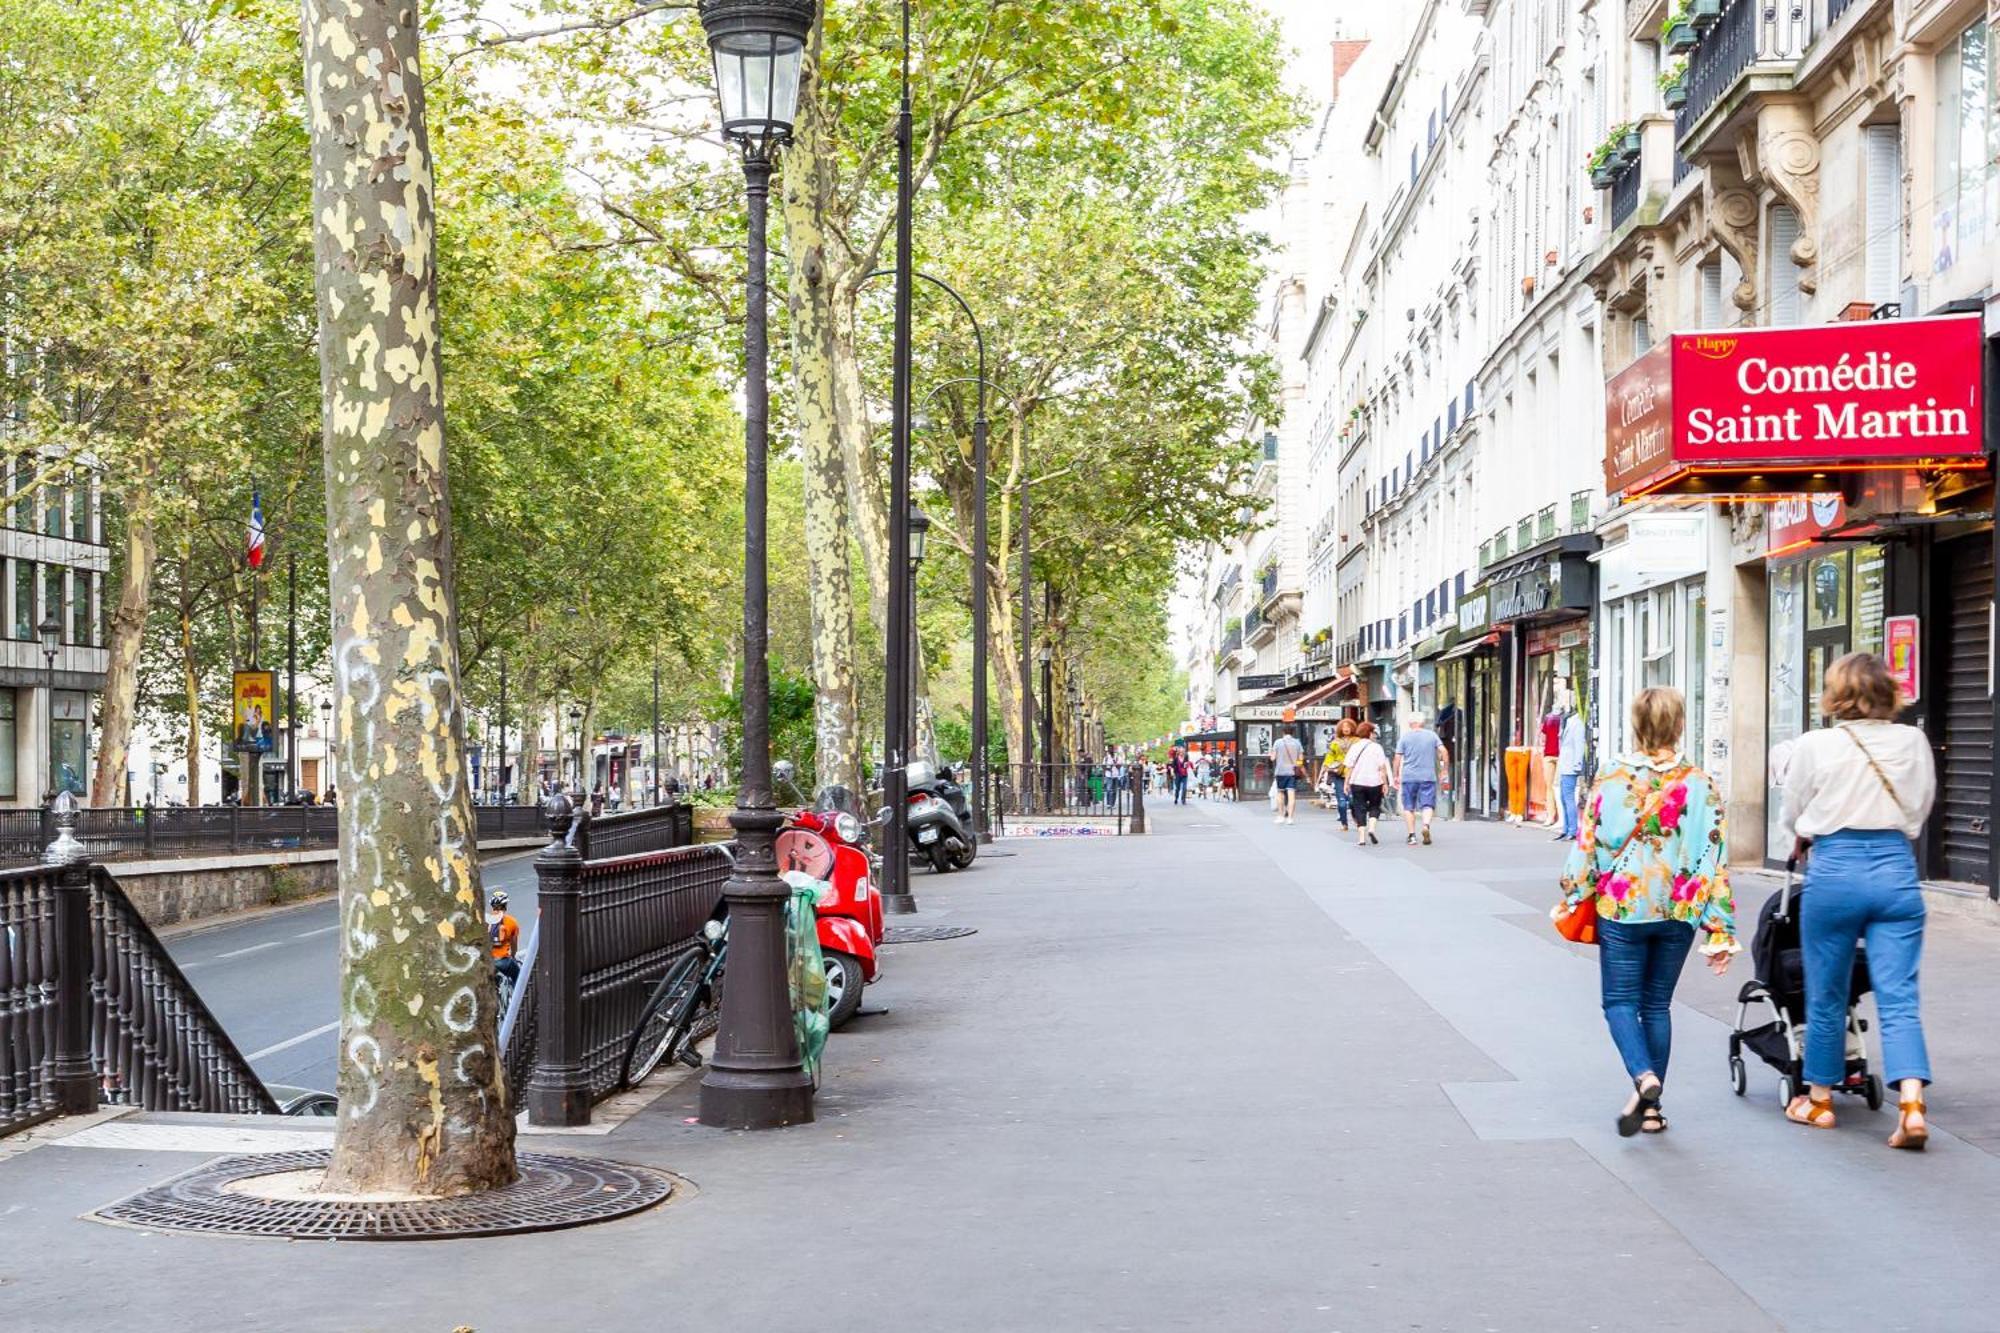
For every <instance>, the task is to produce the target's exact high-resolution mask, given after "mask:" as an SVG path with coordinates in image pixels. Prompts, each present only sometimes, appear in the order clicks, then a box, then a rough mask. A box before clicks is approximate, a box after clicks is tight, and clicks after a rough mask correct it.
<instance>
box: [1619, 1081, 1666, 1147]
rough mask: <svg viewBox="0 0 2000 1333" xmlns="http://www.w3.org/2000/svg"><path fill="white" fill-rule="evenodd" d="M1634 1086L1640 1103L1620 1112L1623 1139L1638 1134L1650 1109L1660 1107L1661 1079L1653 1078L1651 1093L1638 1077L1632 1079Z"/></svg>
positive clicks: (1620, 1128) (1620, 1132)
mask: <svg viewBox="0 0 2000 1333" xmlns="http://www.w3.org/2000/svg"><path fill="white" fill-rule="evenodd" d="M1632 1086H1633V1087H1634V1088H1635V1089H1637V1090H1638V1093H1639V1104H1638V1105H1637V1106H1634V1107H1633V1108H1632V1109H1631V1110H1629V1111H1620V1112H1619V1113H1618V1137H1619V1138H1621V1139H1629V1138H1631V1137H1632V1136H1633V1135H1634V1134H1637V1133H1638V1132H1639V1126H1640V1125H1641V1124H1642V1123H1643V1122H1644V1121H1645V1119H1646V1113H1647V1112H1648V1111H1658V1110H1659V1107H1660V1081H1659V1080H1658V1079H1654V1080H1653V1090H1652V1092H1650V1093H1648V1092H1647V1091H1646V1090H1645V1088H1644V1087H1643V1086H1642V1085H1641V1084H1640V1082H1639V1080H1638V1079H1636V1078H1635V1079H1633V1080H1632Z"/></svg>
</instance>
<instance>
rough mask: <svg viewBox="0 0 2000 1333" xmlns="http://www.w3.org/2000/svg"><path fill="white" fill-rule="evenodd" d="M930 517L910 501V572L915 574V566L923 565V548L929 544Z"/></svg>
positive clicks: (915, 503) (914, 502)
mask: <svg viewBox="0 0 2000 1333" xmlns="http://www.w3.org/2000/svg"><path fill="white" fill-rule="evenodd" d="M930 535H931V516H930V515H929V514H926V513H925V512H924V511H923V510H922V509H920V508H918V507H917V502H916V501H915V500H912V501H910V572H911V573H912V574H914V573H916V570H917V566H918V565H921V564H922V563H924V547H925V546H926V545H928V544H929V542H930Z"/></svg>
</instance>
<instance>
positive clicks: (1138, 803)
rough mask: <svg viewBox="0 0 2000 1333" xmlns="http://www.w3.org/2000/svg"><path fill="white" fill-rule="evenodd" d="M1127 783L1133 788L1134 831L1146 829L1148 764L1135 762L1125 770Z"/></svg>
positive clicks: (1140, 831) (1142, 831) (1139, 831)
mask: <svg viewBox="0 0 2000 1333" xmlns="http://www.w3.org/2000/svg"><path fill="white" fill-rule="evenodd" d="M1125 783H1126V785H1127V786H1129V787H1130V788H1131V789H1132V831H1133V832H1134V833H1144V832H1145V831H1146V766H1145V765H1144V764H1133V765H1132V766H1131V767H1130V768H1128V769H1126V770H1125Z"/></svg>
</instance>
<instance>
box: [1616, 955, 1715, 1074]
mask: <svg viewBox="0 0 2000 1333" xmlns="http://www.w3.org/2000/svg"><path fill="white" fill-rule="evenodd" d="M1693 946H1694V925H1693V923H1692V922H1688V921H1611V920H1608V919H1607V920H1603V921H1599V922H1598V923H1597V974H1598V980H1599V983H1600V984H1601V986H1602V988H1603V992H1604V1023H1605V1026H1607V1027H1609V1028H1610V1029H1611V1040H1612V1043H1613V1044H1614V1045H1616V1046H1617V1047H1618V1055H1619V1058H1620V1059H1622V1060H1624V1061H1625V1072H1626V1073H1628V1074H1630V1075H1631V1076H1632V1077H1633V1078H1634V1079H1636V1078H1638V1077H1639V1076H1640V1075H1641V1074H1646V1073H1650V1074H1652V1075H1653V1077H1655V1078H1657V1079H1659V1080H1660V1081H1661V1082H1662V1083H1664V1082H1666V1081H1667V1056H1668V1054H1669V1053H1670V1052H1671V1051H1672V1049H1673V1044H1674V1022H1673V1017H1672V1015H1671V1013H1670V1012H1669V1010H1670V1009H1671V1007H1672V1005H1673V1002H1674V986H1675V985H1676V984H1677V983H1678V982H1679V981H1680V979H1681V964H1682V963H1685V962H1686V961H1687V956H1688V950H1689V949H1690V948H1692V947H1693Z"/></svg>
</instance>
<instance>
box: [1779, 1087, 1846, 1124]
mask: <svg viewBox="0 0 2000 1333" xmlns="http://www.w3.org/2000/svg"><path fill="white" fill-rule="evenodd" d="M1801 1103H1803V1104H1804V1108H1805V1109H1804V1110H1803V1111H1801V1110H1800V1104H1801ZM1785 1119H1787V1120H1789V1121H1791V1122H1792V1123H1793V1124H1795V1125H1809V1126H1811V1127H1812V1128H1814V1129H1832V1128H1833V1123H1834V1121H1833V1098H1831V1097H1829V1098H1827V1099H1826V1100H1825V1101H1821V1100H1819V1098H1817V1097H1814V1096H1812V1095H1811V1094H1807V1095H1805V1096H1800V1097H1794V1098H1792V1104H1791V1105H1790V1106H1787V1107H1786V1108H1785Z"/></svg>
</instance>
